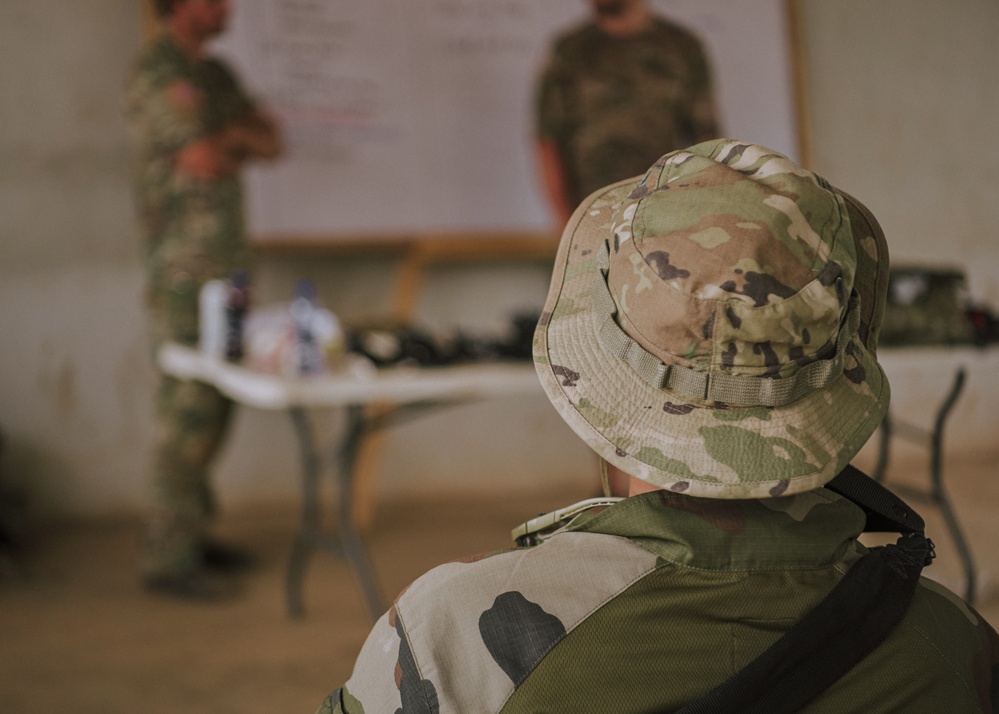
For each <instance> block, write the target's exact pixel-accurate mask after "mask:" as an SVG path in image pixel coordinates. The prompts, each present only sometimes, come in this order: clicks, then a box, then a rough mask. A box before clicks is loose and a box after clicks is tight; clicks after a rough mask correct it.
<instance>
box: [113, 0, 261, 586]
mask: <svg viewBox="0 0 999 714" xmlns="http://www.w3.org/2000/svg"><path fill="white" fill-rule="evenodd" d="M156 9H157V12H158V13H159V15H160V17H161V19H162V28H161V31H160V33H159V34H158V36H157V37H156V38H155V39H154V40H153V41H152V42H151V43H150V44H149V45H148V46H147V47H146V48H145V49H144V50H143V51H142V53H141V54H140V56H139V57H138V60H137V62H136V64H135V68H134V72H133V74H132V76H131V78H130V80H129V83H128V88H127V113H128V122H129V128H130V132H131V135H132V138H133V141H134V144H135V153H136V158H137V187H138V200H139V208H140V214H141V220H142V223H143V226H144V228H145V231H146V241H147V242H146V265H147V269H148V295H149V305H150V315H151V320H152V333H153V341H154V347H156V346H159V345H160V344H162V343H163V342H164V341H167V340H173V341H176V342H180V343H183V344H188V345H193V344H196V343H197V341H198V294H199V291H200V289H201V286H202V285H203V284H204V283H205V282H207V281H208V280H212V279H217V278H223V279H224V278H228V277H229V276H230V275H231V274H232V272H233V271H234V270H246V269H248V268H249V262H250V256H249V250H248V247H247V244H246V239H245V235H244V230H243V197H242V188H241V183H240V169H241V167H242V166H243V164H244V163H245V162H246V161H247V160H250V159H257V158H262V159H271V158H274V157H276V156H277V155H278V153H279V151H280V140H279V137H278V132H277V130H276V127H275V125H274V123H273V122H272V121H271V120H270V119H268V118H267V117H266V116H265V115H264V114H263V113H262V112H261V111H259V110H258V108H257V107H256V106H255V105H254V104H253V102H252V101H251V100H250V98H249V97H248V96H247V94H246V93H245V91H244V90H243V88H242V87H241V86H240V83H239V81H238V80H237V78H236V76H235V75H234V74H233V72H232V71H231V70H230V69H229V68H228V67H227V66H226V65H225V64H224V63H223V62H221V61H219V60H218V59H215V58H212V57H210V56H207V55H206V54H205V44H206V43H207V41H208V40H210V39H211V38H213V37H215V36H216V35H218V34H219V33H221V32H222V31H223V29H224V28H225V23H226V20H227V18H228V15H229V2H228V0H156ZM157 410H158V429H159V434H158V439H157V444H156V453H155V466H154V468H155V472H154V482H153V489H154V491H153V509H152V514H151V518H150V523H149V530H148V537H147V543H146V550H145V559H144V564H143V580H144V583H145V585H146V586H147V587H148V588H149V589H151V590H153V591H156V592H159V593H163V594H167V595H172V596H177V597H183V598H193V599H215V598H220V597H224V596H226V595H228V594H231V592H232V588H231V586H230V585H231V583H230V581H229V580H228V579H226V578H224V577H223V576H222V572H223V571H226V570H229V569H231V568H233V567H235V566H239V565H241V564H243V561H244V557H243V555H242V554H241V553H239V552H238V551H235V550H232V549H230V548H229V547H226V546H222V545H221V544H219V543H217V542H216V541H213V540H210V539H209V538H208V536H207V533H206V526H207V521H208V518H209V515H210V514H211V512H212V507H213V503H212V494H211V488H210V486H209V479H208V476H209V475H208V468H209V463H210V461H211V459H212V457H213V456H214V455H215V453H216V451H217V450H218V446H219V444H220V443H221V440H222V438H223V435H224V431H225V428H226V425H227V423H228V417H229V414H230V411H231V403H230V402H229V401H228V400H227V399H225V398H224V397H223V396H222V395H221V394H219V393H218V392H217V391H216V390H215V389H213V388H211V387H209V386H207V385H204V384H201V383H197V382H181V381H179V380H176V379H173V378H171V377H167V376H165V375H164V376H162V377H161V378H160V385H159V389H158V393H157Z"/></svg>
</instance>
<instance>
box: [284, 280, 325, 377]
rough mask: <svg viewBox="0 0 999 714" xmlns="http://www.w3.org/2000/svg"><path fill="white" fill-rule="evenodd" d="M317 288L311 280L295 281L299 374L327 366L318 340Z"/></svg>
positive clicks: (293, 319) (319, 369)
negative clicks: (316, 326)
mask: <svg viewBox="0 0 999 714" xmlns="http://www.w3.org/2000/svg"><path fill="white" fill-rule="evenodd" d="M315 295H316V288H315V286H314V285H313V284H312V281H311V280H299V281H298V282H296V283H295V299H294V300H292V302H291V319H292V321H293V323H294V325H295V366H296V368H297V371H298V373H299V374H318V373H319V372H322V371H323V370H324V369H325V367H326V361H325V359H324V358H323V352H322V349H321V348H320V347H319V343H318V341H317V340H316V333H315V325H316V311H317V308H316V304H315Z"/></svg>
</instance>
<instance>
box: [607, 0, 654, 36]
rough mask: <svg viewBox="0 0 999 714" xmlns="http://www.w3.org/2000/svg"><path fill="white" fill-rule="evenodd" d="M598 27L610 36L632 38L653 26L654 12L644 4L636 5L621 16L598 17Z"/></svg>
mask: <svg viewBox="0 0 999 714" xmlns="http://www.w3.org/2000/svg"><path fill="white" fill-rule="evenodd" d="M596 25H597V27H599V28H600V29H601V30H603V31H604V32H606V33H607V34H608V35H614V36H615V37H631V36H632V35H639V34H641V33H643V32H645V30H647V29H648V28H649V26H651V25H652V12H651V11H650V10H649V8H648V7H646V5H645V4H644V3H636V4H634V5H631V6H630V7H629V8H628V10H627V11H626V12H623V13H622V14H620V15H612V16H607V15H597V18H596Z"/></svg>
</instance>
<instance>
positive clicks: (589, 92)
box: [537, 18, 718, 205]
mask: <svg viewBox="0 0 999 714" xmlns="http://www.w3.org/2000/svg"><path fill="white" fill-rule="evenodd" d="M537 122H538V125H537V134H538V136H539V137H540V138H543V139H550V140H552V141H554V142H555V144H556V145H557V146H559V148H560V150H561V153H562V156H563V158H564V160H565V162H566V166H565V169H566V172H567V181H568V185H569V186H570V189H571V190H570V195H569V198H570V201H571V203H572V205H578V204H579V202H580V201H582V200H583V199H584V198H585V197H586V196H588V195H589V194H590V193H591V192H593V191H595V190H597V189H598V188H602V187H604V186H607V185H608V184H611V183H613V182H615V181H620V180H621V179H625V178H629V177H631V176H637V175H639V174H641V173H642V172H643V171H645V169H647V168H648V167H649V165H650V164H651V163H652V162H653V161H655V160H656V158H658V157H659V156H661V155H662V154H663V153H665V152H667V151H671V150H673V149H679V148H682V147H685V146H690V145H691V144H695V143H697V142H699V141H703V140H705V139H710V138H714V137H715V136H717V135H718V127H717V123H716V119H715V107H714V101H713V93H712V86H711V75H710V70H709V64H708V60H707V57H706V56H705V54H704V50H703V49H702V47H701V43H700V42H699V40H698V39H697V38H696V37H695V36H694V35H692V34H691V33H689V32H688V31H686V30H684V29H683V28H680V27H678V26H676V25H674V24H672V23H669V22H667V21H665V20H663V19H660V18H655V19H654V21H653V24H652V26H651V27H650V28H649V29H648V30H646V31H644V32H643V33H641V34H639V35H636V36H632V37H615V36H613V35H609V34H607V33H606V32H604V31H603V30H601V29H599V28H598V27H597V26H596V25H594V24H586V25H584V26H582V27H580V28H576V29H574V30H572V31H570V32H568V33H566V34H565V35H563V36H562V37H560V38H559V39H558V40H557V41H556V43H555V44H554V46H553V48H552V52H551V56H550V58H549V59H548V62H547V65H546V67H545V69H544V71H543V73H542V76H541V80H540V84H539V88H538V98H537Z"/></svg>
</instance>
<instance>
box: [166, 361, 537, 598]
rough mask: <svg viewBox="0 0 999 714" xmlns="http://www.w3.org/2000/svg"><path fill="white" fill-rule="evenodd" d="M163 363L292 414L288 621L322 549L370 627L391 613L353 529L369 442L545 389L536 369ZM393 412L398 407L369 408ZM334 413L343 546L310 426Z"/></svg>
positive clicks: (245, 400)
mask: <svg viewBox="0 0 999 714" xmlns="http://www.w3.org/2000/svg"><path fill="white" fill-rule="evenodd" d="M158 361H159V365H160V368H161V369H162V370H163V371H164V372H165V373H167V374H169V375H171V376H174V377H177V378H179V379H193V380H198V381H202V382H205V383H208V384H212V385H214V386H215V387H216V388H217V389H218V390H219V391H220V392H222V393H223V394H225V395H226V396H228V397H229V398H231V399H232V400H233V401H235V402H237V403H239V404H242V405H245V406H249V407H255V408H257V409H271V410H282V411H287V412H288V413H289V414H290V416H291V419H292V422H293V424H294V428H295V433H296V436H297V438H298V442H299V447H300V450H301V460H302V497H303V498H302V514H301V522H300V525H299V532H298V534H297V536H296V538H295V542H294V545H293V547H292V552H291V558H290V561H289V564H288V572H287V580H286V587H287V603H288V612H289V614H290V615H291V616H292V617H301V616H302V615H303V613H304V607H303V603H302V580H303V578H304V574H305V566H306V563H307V561H308V558H309V556H310V554H311V553H312V551H314V550H323V551H326V552H328V553H332V554H335V555H342V556H343V557H344V558H345V559H346V560H347V562H348V564H349V565H350V567H351V569H352V570H353V572H354V575H355V576H356V578H357V580H358V583H359V585H360V587H361V590H362V592H363V595H364V599H365V602H366V604H367V607H368V610H369V612H370V613H371V616H372V618H377V617H378V616H379V615H381V613H382V612H383V602H382V598H381V594H380V592H379V588H378V586H377V583H376V582H375V577H374V573H373V571H372V569H371V563H370V561H369V559H368V554H367V552H366V550H365V548H364V545H363V544H362V542H361V538H360V534H359V533H358V529H357V524H356V523H355V522H354V509H353V483H354V462H355V457H356V455H357V451H358V447H359V446H360V444H361V441H362V439H363V438H364V437H365V435H366V434H369V433H370V432H372V431H375V430H377V429H381V428H383V427H386V426H388V425H390V424H393V423H397V422H399V421H401V420H403V419H405V418H408V417H412V416H415V415H417V414H419V413H420V412H422V411H426V410H427V409H428V408H431V407H436V406H441V405H445V404H454V403H459V402H466V401H472V400H479V399H485V398H489V397H498V396H512V395H518V394H539V393H540V386H541V385H540V383H539V382H538V378H537V375H536V374H535V371H534V365H533V364H532V363H530V362H489V363H473V364H461V365H454V366H446V367H425V368H421V367H393V368H388V369H380V370H368V371H363V372H362V371H357V370H343V371H331V372H328V373H325V374H320V375H309V376H302V377H292V378H289V377H284V376H281V375H276V374H267V373H263V372H259V371H254V370H251V369H247V368H245V367H242V366H239V365H237V364H233V363H230V362H225V361H222V360H219V359H216V358H211V357H208V356H206V355H205V354H203V353H201V352H199V351H198V350H196V349H192V348H190V347H184V346H181V345H178V344H167V345H164V346H163V347H162V348H161V349H160V351H159V355H158ZM386 403H387V404H391V405H392V407H391V408H389V409H378V410H370V409H366V407H368V406H370V405H373V404H386ZM330 408H339V409H343V410H344V411H345V414H346V425H345V427H344V428H343V429H342V430H341V431H340V433H339V435H338V436H337V437H336V438H335V439H334V443H333V444H332V445H331V456H332V457H333V463H334V466H335V471H336V495H337V512H338V516H339V519H338V520H339V522H338V524H337V535H336V537H334V536H332V535H331V534H328V533H326V532H325V531H323V529H322V528H321V524H320V515H321V505H320V503H319V473H320V470H321V466H322V462H323V451H322V449H321V448H320V447H319V446H318V445H317V444H316V438H315V436H314V434H313V430H312V426H311V422H310V412H311V411H313V410H317V409H330Z"/></svg>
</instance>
